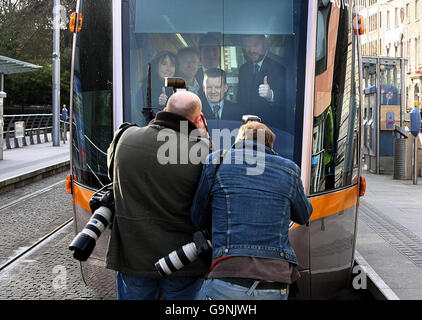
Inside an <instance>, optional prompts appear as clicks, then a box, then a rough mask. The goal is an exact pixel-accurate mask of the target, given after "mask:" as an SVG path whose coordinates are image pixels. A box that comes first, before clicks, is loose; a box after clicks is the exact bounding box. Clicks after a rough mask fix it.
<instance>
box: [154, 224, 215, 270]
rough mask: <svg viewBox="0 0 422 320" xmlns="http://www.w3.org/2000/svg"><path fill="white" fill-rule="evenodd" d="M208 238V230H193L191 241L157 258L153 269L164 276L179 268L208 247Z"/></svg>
mask: <svg viewBox="0 0 422 320" xmlns="http://www.w3.org/2000/svg"><path fill="white" fill-rule="evenodd" d="M208 238H209V235H208V232H207V231H205V230H201V231H197V232H195V233H194V234H193V242H190V243H188V244H185V245H184V246H183V247H181V248H179V249H177V250H174V251H172V252H171V253H170V254H169V255H168V256H166V257H164V258H161V259H160V260H158V261H157V262H156V263H155V264H154V266H155V269H156V270H157V271H158V273H159V274H160V276H162V277H164V278H166V277H167V276H169V275H171V274H172V273H173V272H175V271H177V270H180V269H181V268H183V267H184V266H186V265H187V264H189V263H191V262H193V261H195V260H196V259H197V258H198V256H199V255H202V254H203V253H204V252H206V251H208V250H209V249H210V245H209V243H208V240H207V239H208Z"/></svg>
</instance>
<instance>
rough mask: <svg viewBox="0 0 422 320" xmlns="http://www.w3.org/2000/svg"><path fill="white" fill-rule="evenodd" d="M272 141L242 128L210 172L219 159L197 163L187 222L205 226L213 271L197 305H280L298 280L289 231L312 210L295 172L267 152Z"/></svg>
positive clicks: (254, 127) (258, 126)
mask: <svg viewBox="0 0 422 320" xmlns="http://www.w3.org/2000/svg"><path fill="white" fill-rule="evenodd" d="M264 137H265V138H264ZM264 140H265V143H264ZM274 140H275V135H274V133H273V132H272V131H271V130H270V129H269V128H268V127H267V126H266V125H264V124H262V123H260V122H257V121H249V122H247V123H246V124H244V125H243V126H241V127H240V130H239V134H238V136H237V138H236V143H235V145H234V146H233V147H232V148H231V149H230V150H228V151H227V153H226V154H225V155H224V160H223V162H222V163H221V165H220V167H219V168H218V171H217V173H216V172H215V170H216V164H215V163H216V159H217V158H218V160H221V159H220V157H221V153H220V152H214V153H212V154H210V155H209V156H208V158H207V161H206V162H205V164H204V167H203V170H202V175H201V179H200V182H199V185H198V189H197V191H196V195H195V198H194V201H193V204H192V207H191V219H192V221H193V224H194V225H195V227H197V228H209V229H211V223H212V267H211V272H210V273H209V274H208V275H207V280H206V281H205V282H204V284H203V286H202V288H201V290H200V292H199V293H198V295H197V296H196V299H200V300H204V299H205V300H208V299H209V300H218V299H236V300H237V299H240V300H248V299H270V300H285V299H287V297H288V293H289V284H291V283H293V282H294V281H296V280H297V279H298V278H299V277H300V275H299V272H298V270H297V269H296V266H297V264H298V261H297V258H296V255H295V252H294V250H293V248H292V246H291V244H290V241H289V224H290V220H292V221H294V222H296V223H298V224H305V223H307V222H308V220H309V217H310V215H311V213H312V206H311V204H310V202H309V201H308V199H307V198H306V196H305V193H304V190H303V185H302V181H301V178H300V169H299V167H298V166H297V165H296V164H295V163H294V162H293V161H291V160H288V159H285V158H283V157H280V156H278V155H277V154H276V153H275V152H274V151H273V149H272V147H273V144H274Z"/></svg>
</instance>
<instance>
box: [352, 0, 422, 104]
mask: <svg viewBox="0 0 422 320" xmlns="http://www.w3.org/2000/svg"><path fill="white" fill-rule="evenodd" d="M358 5H359V12H360V14H361V15H362V16H363V17H364V20H365V34H364V35H363V36H362V54H363V55H365V56H386V57H402V58H407V59H408V63H407V66H406V79H405V81H406V93H405V94H406V111H407V112H410V111H411V110H412V109H413V106H415V105H416V106H420V104H421V80H422V45H421V40H422V39H421V34H422V0H389V1H388V0H381V1H379V0H358Z"/></svg>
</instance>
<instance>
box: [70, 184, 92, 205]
mask: <svg viewBox="0 0 422 320" xmlns="http://www.w3.org/2000/svg"><path fill="white" fill-rule="evenodd" d="M93 194H94V192H92V191H90V190H86V189H85V188H83V187H81V186H78V185H77V184H76V183H74V184H73V195H74V199H75V203H76V204H77V205H79V206H80V207H82V208H84V209H85V210H87V211H88V212H91V208H90V207H89V200H90V199H91V197H92V195H93Z"/></svg>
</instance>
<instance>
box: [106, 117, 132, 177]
mask: <svg viewBox="0 0 422 320" xmlns="http://www.w3.org/2000/svg"><path fill="white" fill-rule="evenodd" d="M134 126H138V125H137V124H136V123H130V122H124V123H122V124H121V125H120V127H119V129H118V130H117V131H116V133H115V134H114V138H113V141H112V142H111V144H110V147H109V148H108V152H107V166H108V177H109V179H110V180H111V181H113V170H114V155H115V154H116V148H117V144H118V143H119V140H120V137H121V136H122V134H123V133H124V132H125V131H126V130H127V129H129V128H130V127H134Z"/></svg>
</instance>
